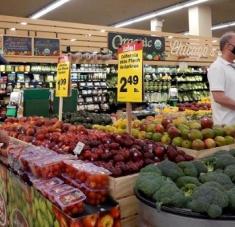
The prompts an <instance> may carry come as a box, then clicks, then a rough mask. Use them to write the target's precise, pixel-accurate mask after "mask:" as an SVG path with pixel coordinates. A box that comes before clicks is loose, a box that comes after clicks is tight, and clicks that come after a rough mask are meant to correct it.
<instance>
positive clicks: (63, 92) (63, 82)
mask: <svg viewBox="0 0 235 227" xmlns="http://www.w3.org/2000/svg"><path fill="white" fill-rule="evenodd" d="M70 79H71V77H70V62H69V60H68V59H62V60H61V61H60V62H59V63H58V65H57V82H56V97H68V96H70V91H71V89H70V88H71V86H70V85H71V81H70Z"/></svg>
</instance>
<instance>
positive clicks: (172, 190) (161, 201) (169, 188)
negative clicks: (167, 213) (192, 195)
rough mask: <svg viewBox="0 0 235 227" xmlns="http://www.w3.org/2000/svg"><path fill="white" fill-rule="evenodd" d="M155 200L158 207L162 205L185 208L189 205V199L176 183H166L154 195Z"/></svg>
mask: <svg viewBox="0 0 235 227" xmlns="http://www.w3.org/2000/svg"><path fill="white" fill-rule="evenodd" d="M153 199H154V200H155V201H156V206H157V207H158V208H159V207H161V205H168V206H175V207H183V206H185V205H186V203H187V198H186V197H185V196H184V193H183V192H182V191H181V190H180V189H179V188H178V187H177V186H176V184H175V183H174V182H169V181H168V182H167V181H166V182H165V183H164V184H162V185H161V187H160V188H159V189H158V190H157V191H156V192H155V193H154V195H153Z"/></svg>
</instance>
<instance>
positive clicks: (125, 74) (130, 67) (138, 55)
mask: <svg viewBox="0 0 235 227" xmlns="http://www.w3.org/2000/svg"><path fill="white" fill-rule="evenodd" d="M117 100H118V102H130V103H131V102H142V100H143V43H142V42H141V41H137V42H132V43H128V44H125V45H123V46H122V47H120V48H119V49H118V95H117Z"/></svg>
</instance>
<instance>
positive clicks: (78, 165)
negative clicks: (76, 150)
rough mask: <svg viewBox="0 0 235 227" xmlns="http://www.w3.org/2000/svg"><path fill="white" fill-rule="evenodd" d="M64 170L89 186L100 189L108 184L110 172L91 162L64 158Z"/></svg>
mask: <svg viewBox="0 0 235 227" xmlns="http://www.w3.org/2000/svg"><path fill="white" fill-rule="evenodd" d="M64 164H65V172H66V173H67V174H68V175H69V176H70V177H71V178H74V179H79V180H80V181H81V182H83V183H86V184H87V185H88V186H89V187H90V188H96V189H102V188H107V187H108V185H109V174H110V172H109V171H108V170H106V169H104V168H102V167H98V166H95V165H94V164H92V163H84V162H82V161H74V160H66V161H64Z"/></svg>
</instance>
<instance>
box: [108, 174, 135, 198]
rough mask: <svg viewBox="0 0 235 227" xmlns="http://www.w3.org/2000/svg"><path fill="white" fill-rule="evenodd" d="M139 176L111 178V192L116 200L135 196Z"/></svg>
mask: <svg viewBox="0 0 235 227" xmlns="http://www.w3.org/2000/svg"><path fill="white" fill-rule="evenodd" d="M137 176H138V173H137V174H132V175H128V176H123V177H117V178H114V177H110V192H111V196H112V197H113V198H114V199H120V198H124V197H127V196H130V195H133V194H134V193H133V190H134V185H135V181H136V179H137Z"/></svg>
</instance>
